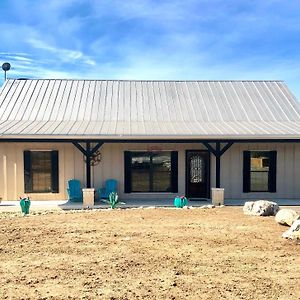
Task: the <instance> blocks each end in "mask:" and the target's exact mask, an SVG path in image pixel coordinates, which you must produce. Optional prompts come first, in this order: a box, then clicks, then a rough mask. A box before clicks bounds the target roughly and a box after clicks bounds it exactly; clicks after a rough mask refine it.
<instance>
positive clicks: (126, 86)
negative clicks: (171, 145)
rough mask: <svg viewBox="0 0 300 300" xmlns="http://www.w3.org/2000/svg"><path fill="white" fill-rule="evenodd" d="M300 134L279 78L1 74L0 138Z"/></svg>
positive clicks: (298, 107) (298, 106)
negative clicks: (17, 77)
mask: <svg viewBox="0 0 300 300" xmlns="http://www.w3.org/2000/svg"><path fill="white" fill-rule="evenodd" d="M24 137H26V138H27V137H30V138H45V137H47V138H65V137H66V138H106V139H110V138H112V139H113V138H128V139H133V138H169V139H172V138H183V139H184V138H235V139H236V138H241V139H243V138H252V139H255V138H300V103H299V102H298V101H297V99H296V98H295V97H294V96H293V95H292V93H291V92H290V91H289V90H288V88H287V86H286V85H285V83H284V82H281V81H133V80H130V81H129V80H123V81H120V80H54V79H53V80H52V79H51V80H44V79H36V80H7V81H6V82H5V84H4V85H3V87H2V89H1V91H0V138H24Z"/></svg>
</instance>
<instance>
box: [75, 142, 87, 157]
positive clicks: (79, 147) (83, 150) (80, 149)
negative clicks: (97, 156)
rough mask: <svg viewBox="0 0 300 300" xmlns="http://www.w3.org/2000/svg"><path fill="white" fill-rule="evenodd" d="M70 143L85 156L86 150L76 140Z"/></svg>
mask: <svg viewBox="0 0 300 300" xmlns="http://www.w3.org/2000/svg"><path fill="white" fill-rule="evenodd" d="M72 144H73V145H74V146H75V147H76V148H77V149H78V150H79V151H80V152H81V153H82V154H83V155H84V156H87V155H88V154H87V152H86V150H85V149H84V148H83V147H82V146H81V145H80V144H79V143H78V142H72Z"/></svg>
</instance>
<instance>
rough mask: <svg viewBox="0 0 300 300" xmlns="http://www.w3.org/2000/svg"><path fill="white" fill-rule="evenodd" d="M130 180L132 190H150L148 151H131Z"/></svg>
mask: <svg viewBox="0 0 300 300" xmlns="http://www.w3.org/2000/svg"><path fill="white" fill-rule="evenodd" d="M131 180H132V183H131V184H132V191H133V192H149V191H150V156H149V154H148V153H146V152H145V153H132V161H131Z"/></svg>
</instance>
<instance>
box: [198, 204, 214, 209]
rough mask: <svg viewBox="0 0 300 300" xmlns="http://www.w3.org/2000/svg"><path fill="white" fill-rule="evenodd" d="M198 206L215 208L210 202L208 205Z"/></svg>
mask: <svg viewBox="0 0 300 300" xmlns="http://www.w3.org/2000/svg"><path fill="white" fill-rule="evenodd" d="M200 208H202V209H207V208H215V206H214V205H212V204H208V205H202V206H200Z"/></svg>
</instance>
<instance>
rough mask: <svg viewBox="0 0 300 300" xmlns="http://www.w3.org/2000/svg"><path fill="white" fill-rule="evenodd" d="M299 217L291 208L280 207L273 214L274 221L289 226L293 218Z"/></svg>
mask: <svg viewBox="0 0 300 300" xmlns="http://www.w3.org/2000/svg"><path fill="white" fill-rule="evenodd" d="M298 219H299V215H298V214H297V212H295V211H294V210H292V209H289V208H284V209H281V210H280V211H279V212H278V213H277V214H276V216H275V221H276V222H277V223H278V224H281V225H286V226H291V225H292V224H293V223H294V221H295V220H298Z"/></svg>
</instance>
